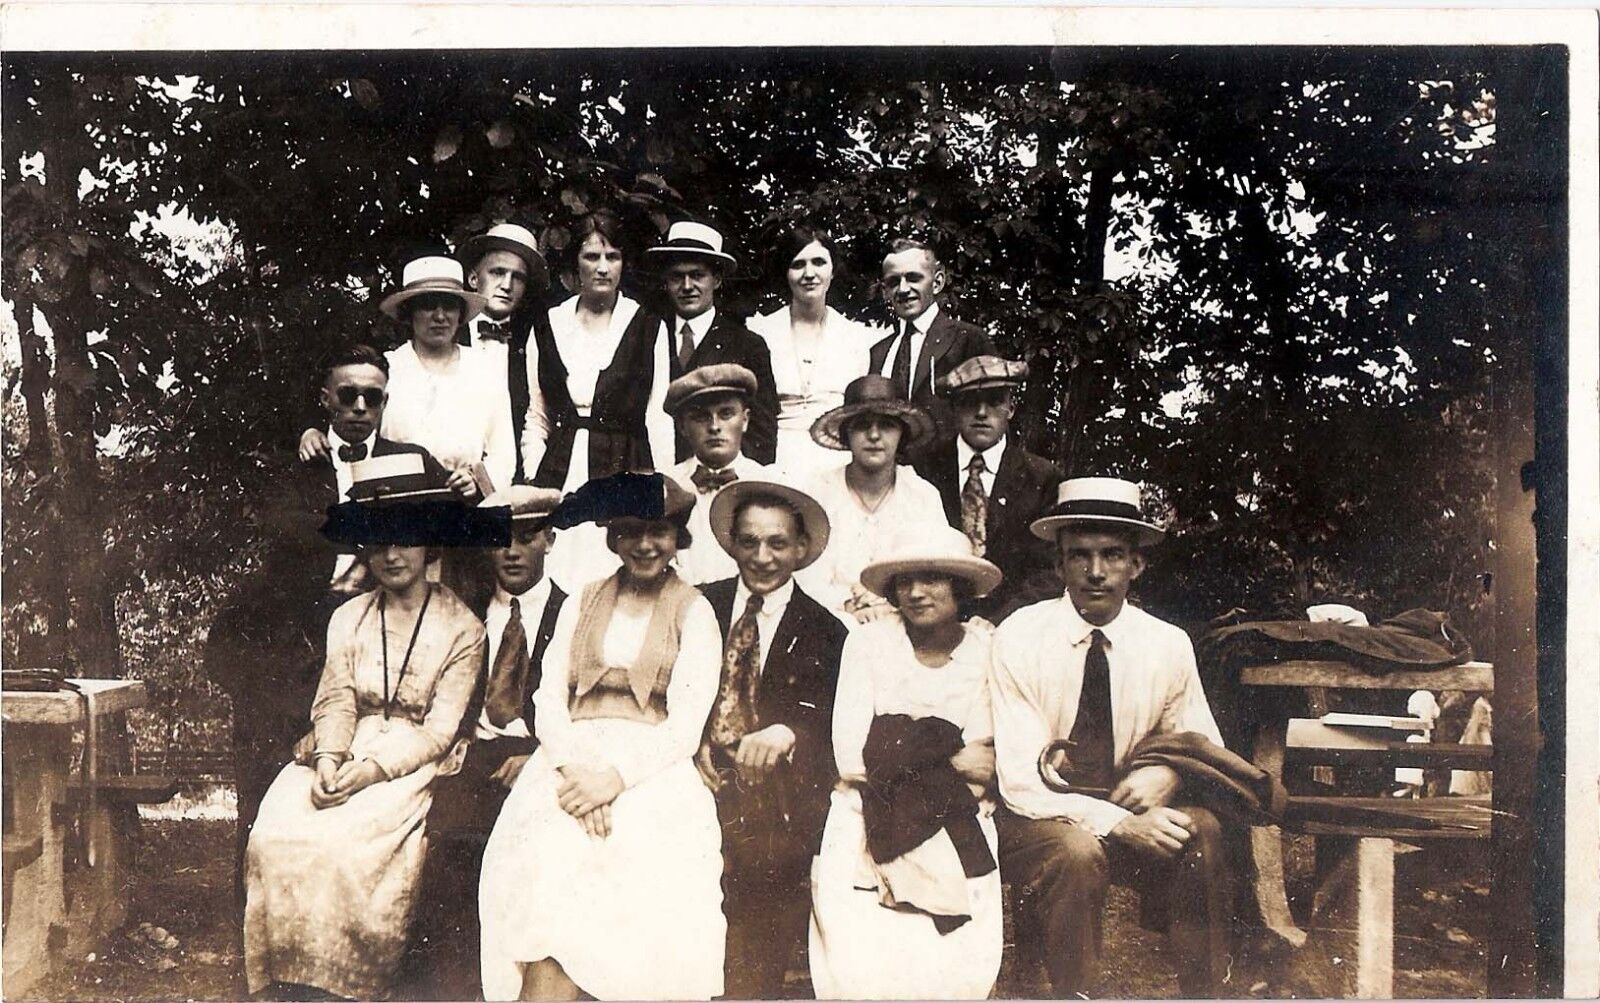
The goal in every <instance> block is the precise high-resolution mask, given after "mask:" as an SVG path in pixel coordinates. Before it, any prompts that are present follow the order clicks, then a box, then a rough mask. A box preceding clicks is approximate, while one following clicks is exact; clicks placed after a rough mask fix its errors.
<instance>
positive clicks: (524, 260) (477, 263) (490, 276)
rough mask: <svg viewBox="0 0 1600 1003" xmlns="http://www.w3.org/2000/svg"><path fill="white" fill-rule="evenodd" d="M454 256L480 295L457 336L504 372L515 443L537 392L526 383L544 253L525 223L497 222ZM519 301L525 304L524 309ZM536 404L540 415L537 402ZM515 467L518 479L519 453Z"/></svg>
mask: <svg viewBox="0 0 1600 1003" xmlns="http://www.w3.org/2000/svg"><path fill="white" fill-rule="evenodd" d="M456 257H457V258H458V259H459V260H460V262H461V267H462V268H464V269H465V270H466V279H467V281H466V285H467V288H468V289H471V290H472V291H473V292H476V293H481V294H482V295H483V297H484V302H483V312H482V313H480V314H478V315H477V316H476V317H474V318H472V319H471V320H469V321H468V322H467V323H466V325H465V326H464V327H463V328H462V330H461V334H460V336H459V340H460V341H461V343H462V344H464V345H471V346H473V347H474V348H480V349H482V350H483V351H484V352H485V353H487V354H488V355H489V356H490V357H491V358H493V359H494V361H495V364H496V366H498V367H499V368H501V369H503V370H504V371H505V375H506V380H505V383H506V390H507V393H509V394H510V397H511V427H512V430H513V431H514V432H515V433H516V436H517V442H519V443H520V442H521V441H522V429H523V426H524V425H525V424H526V421H527V416H528V410H529V402H530V394H537V393H538V387H537V385H534V386H532V387H530V386H529V384H528V338H529V333H530V331H531V329H532V326H533V325H534V324H541V323H548V319H547V318H546V316H545V312H544V311H543V310H541V309H538V307H539V306H540V303H539V296H540V294H541V293H543V292H544V289H545V286H546V284H547V282H548V275H549V270H548V268H546V266H545V261H544V255H542V254H540V253H539V241H538V239H537V238H535V237H534V235H533V233H532V231H530V230H529V229H528V228H527V227H523V226H518V225H517V224H516V223H496V224H495V225H494V226H491V227H490V228H489V229H488V230H486V231H484V232H483V233H480V234H477V235H475V236H473V237H469V238H468V239H467V240H465V241H463V242H462V244H461V247H460V248H459V249H458V250H457V252H456ZM524 304H526V305H527V306H528V307H529V309H523V307H524ZM539 408H540V410H539V413H541V414H542V413H543V403H542V402H541V403H540V405H539ZM517 469H518V472H519V477H518V479H519V480H520V479H521V476H520V474H521V473H522V472H523V471H522V458H521V456H520V455H519V456H518V457H517ZM529 473H531V472H529Z"/></svg>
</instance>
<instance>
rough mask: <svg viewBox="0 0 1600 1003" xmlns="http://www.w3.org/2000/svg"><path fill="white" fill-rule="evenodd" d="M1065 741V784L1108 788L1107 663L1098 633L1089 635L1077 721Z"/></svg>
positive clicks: (1110, 756) (1110, 754) (1110, 766)
mask: <svg viewBox="0 0 1600 1003" xmlns="http://www.w3.org/2000/svg"><path fill="white" fill-rule="evenodd" d="M1067 737H1068V739H1069V740H1070V741H1071V742H1072V753H1071V758H1072V770H1071V776H1069V777H1068V778H1067V782H1068V783H1070V784H1072V785H1073V786H1077V787H1110V786H1111V777H1112V771H1113V770H1114V769H1115V768H1116V763H1115V758H1116V756H1115V753H1114V752H1113V750H1112V745H1111V663H1110V662H1108V661H1106V636H1105V635H1104V634H1102V633H1101V632H1100V631H1099V630H1096V631H1094V632H1093V633H1091V634H1090V635H1089V653H1088V654H1087V655H1085V656H1084V659H1083V691H1082V693H1081V694H1080V695H1079V696H1078V717H1077V720H1075V721H1073V722H1072V734H1071V735H1069V736H1067Z"/></svg>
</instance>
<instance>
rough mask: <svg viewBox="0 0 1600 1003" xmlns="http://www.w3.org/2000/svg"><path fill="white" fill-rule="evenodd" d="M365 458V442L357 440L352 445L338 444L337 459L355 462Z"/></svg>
mask: <svg viewBox="0 0 1600 1003" xmlns="http://www.w3.org/2000/svg"><path fill="white" fill-rule="evenodd" d="M366 458H367V444H366V443H364V442H358V443H356V444H355V445H354V446H340V447H339V459H341V460H343V461H344V462H346V463H355V462H356V461H358V460H364V459H366Z"/></svg>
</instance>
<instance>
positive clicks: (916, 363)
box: [869, 307, 994, 403]
mask: <svg viewBox="0 0 1600 1003" xmlns="http://www.w3.org/2000/svg"><path fill="white" fill-rule="evenodd" d="M899 328H900V319H899V318H898V317H896V318H895V329H896V333H895V334H891V335H889V336H888V337H887V338H884V339H883V340H882V341H879V342H878V343H877V344H876V345H873V346H872V351H871V353H870V356H869V358H870V360H871V367H870V369H869V372H874V373H879V372H882V371H883V366H884V363H886V362H888V361H889V350H890V349H891V348H893V347H895V339H896V338H897V337H899V334H898V331H899ZM993 354H994V342H992V341H990V340H989V336H988V335H987V334H984V333H983V331H982V329H980V328H978V327H976V326H974V325H972V324H968V323H966V322H964V321H959V320H956V319H955V318H954V317H952V316H950V314H949V313H948V312H947V311H945V310H944V308H943V307H941V308H940V310H939V316H937V317H935V318H934V319H933V325H932V326H931V327H929V328H928V336H927V338H925V339H923V342H922V350H921V351H919V352H918V353H917V357H916V359H915V360H913V362H912V365H911V399H912V400H914V401H920V402H924V403H926V402H929V401H934V400H936V399H937V398H935V396H934V393H935V390H934V384H935V383H936V382H937V380H938V378H939V377H942V376H944V375H946V374H947V373H949V372H950V370H952V369H954V368H955V367H957V366H959V365H961V363H963V362H965V361H967V360H968V359H970V358H972V357H973V356H976V355H993ZM930 371H931V373H932V378H931V379H930V377H929V373H930Z"/></svg>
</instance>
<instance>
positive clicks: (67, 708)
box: [0, 679, 149, 724]
mask: <svg viewBox="0 0 1600 1003" xmlns="http://www.w3.org/2000/svg"><path fill="white" fill-rule="evenodd" d="M71 682H72V683H73V684H74V685H75V686H78V687H79V688H80V689H82V690H84V691H85V692H87V693H89V694H90V695H92V696H93V697H94V701H95V715H96V716H97V717H106V716H108V715H111V714H121V713H123V712H125V711H129V710H132V709H134V708H135V707H143V706H144V705H145V703H146V702H147V700H148V699H149V697H148V694H147V693H146V692H145V688H144V683H143V682H142V681H141V680H138V679H73V680H71ZM0 720H3V721H5V723H6V724H76V723H78V722H80V721H82V720H83V697H82V696H80V695H78V694H77V693H73V692H70V691H65V690H63V691H59V692H55V693H32V692H23V691H20V690H6V691H4V692H3V693H0Z"/></svg>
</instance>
